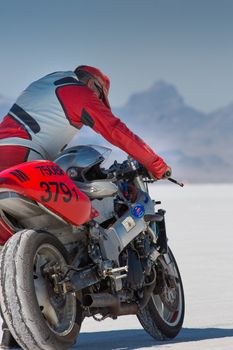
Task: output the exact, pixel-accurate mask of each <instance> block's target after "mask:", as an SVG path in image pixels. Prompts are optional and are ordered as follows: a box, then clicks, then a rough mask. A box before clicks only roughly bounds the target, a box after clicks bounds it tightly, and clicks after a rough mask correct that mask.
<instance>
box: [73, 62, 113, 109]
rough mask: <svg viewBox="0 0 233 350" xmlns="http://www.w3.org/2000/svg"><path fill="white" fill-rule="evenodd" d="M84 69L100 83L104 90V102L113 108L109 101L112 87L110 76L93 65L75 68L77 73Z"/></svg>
mask: <svg viewBox="0 0 233 350" xmlns="http://www.w3.org/2000/svg"><path fill="white" fill-rule="evenodd" d="M80 71H83V72H87V73H88V74H90V75H91V76H92V77H93V78H94V79H96V80H97V82H98V83H99V85H100V88H101V90H102V93H103V98H102V100H103V102H104V104H105V105H106V106H107V107H108V108H109V109H111V107H110V104H109V101H108V92H109V89H110V80H109V78H108V77H107V76H106V75H104V74H103V73H102V72H101V70H99V69H98V68H95V67H91V66H78V67H77V68H76V69H75V73H76V74H77V73H78V72H80Z"/></svg>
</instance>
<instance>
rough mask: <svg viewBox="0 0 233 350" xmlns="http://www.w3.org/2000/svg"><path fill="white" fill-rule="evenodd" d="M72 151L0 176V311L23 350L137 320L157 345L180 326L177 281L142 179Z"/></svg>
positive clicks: (136, 167) (125, 166) (100, 153)
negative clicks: (92, 324) (86, 323)
mask: <svg viewBox="0 0 233 350" xmlns="http://www.w3.org/2000/svg"><path fill="white" fill-rule="evenodd" d="M109 152H110V150H108V149H107V148H105V147H100V146H90V145H87V146H74V147H71V148H68V149H66V150H65V151H63V152H61V153H60V154H59V156H58V158H57V159H56V160H55V161H54V162H51V161H46V160H40V161H32V162H27V163H23V164H20V165H17V166H14V167H11V168H9V169H7V170H4V171H2V172H1V173H0V224H1V230H0V240H1V242H2V244H3V243H5V242H6V243H5V244H4V246H3V248H2V252H1V256H0V305H1V310H2V313H3V317H4V319H5V321H6V323H7V325H8V327H9V330H10V332H11V333H12V335H13V336H14V338H15V339H16V341H17V342H18V343H19V344H20V346H21V347H22V348H23V349H28V350H32V349H45V350H54V349H60V350H65V349H68V348H70V347H71V346H72V344H74V343H75V341H76V338H77V336H78V333H79V331H80V328H81V324H82V322H83V320H84V318H85V317H93V318H94V319H95V320H97V321H102V320H104V319H105V318H107V317H110V318H112V319H116V318H117V317H118V316H123V315H136V316H137V317H138V319H139V321H140V323H141V325H142V327H143V328H144V329H145V330H146V331H147V332H148V333H149V334H150V335H151V336H152V337H154V338H155V339H157V340H164V339H171V338H174V337H175V336H176V335H177V334H178V333H179V331H180V329H181V327H182V324H183V319H184V309H185V302H184V291H183V286H182V281H181V276H180V273H179V269H178V266H177V263H176V260H175V258H174V256H173V254H172V251H171V249H170V248H169V247H168V244H167V235H166V227H165V210H163V209H158V210H155V206H156V205H159V204H160V202H159V201H154V200H152V199H151V197H150V195H149V192H148V183H151V182H153V179H151V177H150V175H149V174H148V172H147V171H146V169H145V168H144V167H143V166H142V165H140V164H139V163H138V162H137V161H135V160H133V159H131V158H130V157H129V158H128V159H127V160H125V161H123V162H122V163H118V162H116V161H115V162H114V164H113V165H112V166H110V167H109V168H108V169H104V168H103V167H102V163H103V161H104V160H105V158H106V156H107V154H108V153H109Z"/></svg>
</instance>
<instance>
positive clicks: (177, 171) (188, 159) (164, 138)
mask: <svg viewBox="0 0 233 350" xmlns="http://www.w3.org/2000/svg"><path fill="white" fill-rule="evenodd" d="M9 106H10V101H9V100H8V99H5V98H3V97H2V96H0V114H1V115H4V114H5V113H6V112H7V110H8V108H9ZM113 112H114V114H116V115H117V116H118V117H120V118H121V120H122V121H124V122H125V123H126V124H127V125H128V126H129V127H130V128H131V129H132V131H134V132H135V133H136V134H138V135H139V136H140V137H141V138H143V139H144V140H145V141H146V142H147V143H148V144H149V145H150V146H151V147H152V148H153V149H154V150H155V151H156V152H157V153H158V154H160V155H161V156H163V157H164V159H165V160H166V162H167V163H168V164H170V165H171V166H172V168H173V176H174V178H178V179H181V180H184V181H187V182H199V183H201V182H203V183H207V182H233V176H232V173H233V103H232V104H229V105H228V106H226V107H225V108H221V109H219V110H217V111H214V112H212V113H208V114H207V113H203V112H201V111H199V110H197V109H195V108H192V107H190V106H188V105H186V103H185V101H184V99H183V97H182V96H181V95H180V94H179V92H178V91H177V89H176V88H175V87H174V86H173V85H171V84H168V83H166V82H164V81H158V82H155V83H154V85H153V86H151V88H149V89H148V90H146V91H142V92H139V93H136V94H133V95H132V96H131V97H130V98H129V100H128V102H127V103H126V104H125V106H123V107H121V108H113ZM78 136H79V137H80V143H92V144H95V143H97V144H106V142H105V141H103V139H102V138H101V137H100V136H98V135H96V134H95V133H93V132H91V131H90V129H89V128H86V129H84V128H83V131H81V132H80V134H79V135H78ZM108 145H109V144H108ZM110 147H111V148H112V146H110ZM113 149H114V150H115V151H114V156H115V157H120V158H122V154H121V155H120V152H119V151H116V148H113Z"/></svg>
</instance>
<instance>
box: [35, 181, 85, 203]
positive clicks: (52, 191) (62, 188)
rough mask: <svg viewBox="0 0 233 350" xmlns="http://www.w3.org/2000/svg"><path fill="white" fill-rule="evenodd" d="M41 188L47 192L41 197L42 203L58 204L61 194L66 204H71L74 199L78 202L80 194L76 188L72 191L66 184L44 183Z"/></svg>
mask: <svg viewBox="0 0 233 350" xmlns="http://www.w3.org/2000/svg"><path fill="white" fill-rule="evenodd" d="M40 188H41V189H42V190H43V191H44V192H45V195H43V196H41V200H42V202H50V201H53V202H57V200H58V196H59V194H60V196H61V198H62V199H63V201H64V202H66V203H68V202H70V201H71V199H72V197H74V198H75V199H76V201H77V200H78V193H77V191H76V189H75V187H73V188H71V189H70V188H69V187H68V186H67V185H66V184H65V183H64V182H53V181H51V182H45V181H42V182H41V183H40Z"/></svg>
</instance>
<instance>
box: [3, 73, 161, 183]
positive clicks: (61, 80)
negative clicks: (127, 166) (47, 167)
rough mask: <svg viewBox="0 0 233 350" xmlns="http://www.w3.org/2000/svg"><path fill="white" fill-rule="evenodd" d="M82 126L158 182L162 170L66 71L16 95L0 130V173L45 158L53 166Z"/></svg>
mask: <svg viewBox="0 0 233 350" xmlns="http://www.w3.org/2000/svg"><path fill="white" fill-rule="evenodd" d="M83 125H87V126H89V127H91V128H92V129H93V130H94V131H96V132H97V133H100V134H101V135H102V136H103V137H104V138H105V139H106V140H108V141H109V142H110V143H112V144H113V145H115V146H118V147H119V148H121V149H122V150H124V151H125V152H126V153H128V154H129V155H131V156H132V157H133V158H135V159H136V160H138V161H139V162H140V163H142V164H143V165H144V166H145V167H146V168H147V169H148V170H149V171H150V172H151V173H152V174H154V175H155V176H156V177H158V178H160V177H161V176H162V175H163V174H164V172H165V171H166V164H165V163H164V162H163V160H162V159H161V158H160V157H159V156H158V155H156V154H155V153H154V152H153V151H152V150H151V148H150V147H149V146H148V145H147V144H145V143H144V142H143V141H142V140H141V139H140V138H139V137H138V136H137V135H135V134H134V133H132V132H131V131H130V130H129V129H128V128H127V126H126V125H125V124H124V123H122V122H121V120H120V119H118V118H117V117H115V116H114V115H113V114H112V112H111V110H110V109H109V108H107V107H106V106H105V104H104V103H103V102H102V101H101V100H100V99H98V98H97V96H96V94H95V92H93V91H92V90H91V89H90V88H89V87H87V86H86V85H85V84H84V83H82V82H80V81H79V80H78V78H77V76H76V74H75V73H74V72H72V71H68V72H55V73H52V74H49V75H46V76H45V77H43V78H41V79H39V80H37V81H35V82H33V83H32V84H31V85H29V87H28V88H27V89H26V90H24V91H23V92H22V94H21V95H20V96H19V98H18V99H17V100H16V103H15V104H14V105H13V106H12V108H11V109H10V111H9V113H8V114H7V115H6V116H5V117H4V119H3V121H2V123H1V124H0V150H1V152H0V171H1V170H3V169H6V168H8V167H10V166H13V165H16V164H19V163H22V162H25V161H29V160H33V159H41V158H46V159H50V160H53V159H54V158H55V157H56V155H57V154H58V153H59V151H60V150H61V149H63V148H64V146H65V145H66V144H68V143H69V141H70V140H71V138H72V137H73V136H74V134H75V133H76V132H77V129H81V128H82V127H83Z"/></svg>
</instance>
